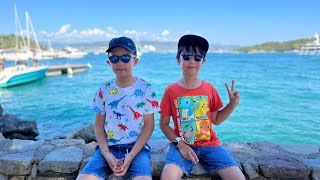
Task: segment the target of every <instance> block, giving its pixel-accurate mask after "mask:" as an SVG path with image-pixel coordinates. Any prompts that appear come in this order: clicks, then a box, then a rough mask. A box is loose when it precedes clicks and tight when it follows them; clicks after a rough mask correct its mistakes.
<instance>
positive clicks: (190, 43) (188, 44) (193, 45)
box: [177, 34, 209, 58]
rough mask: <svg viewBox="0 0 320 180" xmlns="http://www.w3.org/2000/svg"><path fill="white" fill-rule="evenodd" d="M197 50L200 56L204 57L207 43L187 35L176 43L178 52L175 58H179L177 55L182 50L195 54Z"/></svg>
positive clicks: (202, 39) (207, 47) (197, 37)
mask: <svg viewBox="0 0 320 180" xmlns="http://www.w3.org/2000/svg"><path fill="white" fill-rule="evenodd" d="M197 48H198V50H199V52H200V54H201V55H203V56H204V57H206V54H207V52H208V49H209V43H208V41H207V40H206V39H205V38H203V37H201V36H197V35H193V34H187V35H184V36H182V37H181V38H180V40H179V42H178V52H177V58H179V55H180V54H181V52H182V51H183V50H186V51H188V52H190V51H191V52H197V51H196V50H197Z"/></svg>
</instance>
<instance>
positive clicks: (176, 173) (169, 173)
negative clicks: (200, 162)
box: [161, 164, 183, 180]
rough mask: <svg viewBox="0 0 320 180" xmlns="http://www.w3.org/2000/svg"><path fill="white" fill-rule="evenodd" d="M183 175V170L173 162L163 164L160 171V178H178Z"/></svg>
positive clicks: (171, 179)
mask: <svg viewBox="0 0 320 180" xmlns="http://www.w3.org/2000/svg"><path fill="white" fill-rule="evenodd" d="M182 176H183V171H182V170H181V169H180V168H179V167H178V166H176V165H174V164H167V165H165V166H164V168H163V170H162V173H161V180H180V179H181V177H182Z"/></svg>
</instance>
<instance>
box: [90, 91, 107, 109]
mask: <svg viewBox="0 0 320 180" xmlns="http://www.w3.org/2000/svg"><path fill="white" fill-rule="evenodd" d="M104 105H105V97H104V95H103V91H102V88H101V87H100V88H99V89H98V90H97V92H96V95H95V96H94V98H93V100H92V103H91V107H90V108H91V109H92V110H93V111H95V112H96V113H97V114H106V112H105V108H104Z"/></svg>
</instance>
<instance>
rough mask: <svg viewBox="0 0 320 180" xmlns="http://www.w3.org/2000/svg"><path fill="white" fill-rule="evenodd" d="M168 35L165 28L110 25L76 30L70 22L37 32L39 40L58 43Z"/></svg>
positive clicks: (160, 38) (156, 38)
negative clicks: (153, 28) (156, 30)
mask: <svg viewBox="0 0 320 180" xmlns="http://www.w3.org/2000/svg"><path fill="white" fill-rule="evenodd" d="M170 35H171V32H170V31H169V30H167V29H164V30H162V31H160V33H159V34H156V33H155V34H152V33H149V32H145V31H143V32H139V31H137V30H135V29H125V30H123V31H122V32H121V31H118V30H116V29H114V28H113V27H111V26H108V27H106V29H100V28H89V29H83V30H77V29H74V28H72V26H71V24H65V25H63V26H61V27H60V28H59V30H58V31H56V32H47V31H41V32H40V33H39V34H38V36H39V39H40V41H46V40H48V39H49V40H51V41H58V42H60V43H65V42H67V43H76V42H94V41H105V40H111V39H112V38H114V37H119V36H128V37H131V38H133V39H134V40H140V41H170ZM171 41H172V38H171ZM147 48H150V47H147ZM150 49H151V50H152V49H153V48H152V47H151V48H150Z"/></svg>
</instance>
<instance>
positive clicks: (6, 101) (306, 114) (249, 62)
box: [0, 53, 320, 145]
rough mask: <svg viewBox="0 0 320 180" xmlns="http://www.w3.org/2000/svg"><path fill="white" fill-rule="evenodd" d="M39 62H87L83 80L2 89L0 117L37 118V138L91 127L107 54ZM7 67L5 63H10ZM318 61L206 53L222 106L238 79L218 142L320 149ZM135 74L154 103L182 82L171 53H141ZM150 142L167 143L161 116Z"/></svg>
mask: <svg viewBox="0 0 320 180" xmlns="http://www.w3.org/2000/svg"><path fill="white" fill-rule="evenodd" d="M41 63H43V64H47V65H53V64H65V63H70V64H78V63H90V64H91V65H92V66H93V68H91V69H88V71H87V72H85V73H82V74H77V75H73V76H72V77H70V76H67V75H62V76H55V77H46V78H45V79H43V80H40V81H36V82H33V83H30V84H25V85H21V86H15V87H12V88H5V89H0V103H1V105H2V107H3V108H4V110H5V113H9V114H15V115H17V116H18V117H20V118H23V119H29V120H37V123H38V128H39V131H40V135H39V136H38V139H50V138H53V137H55V136H60V135H68V134H69V133H71V132H72V131H74V130H75V129H77V128H79V127H82V126H85V125H88V124H90V123H94V113H93V112H92V111H91V110H90V109H89V106H90V103H91V100H92V98H93V96H94V94H95V91H96V89H97V88H98V86H99V85H100V84H101V83H102V82H104V81H105V80H108V79H110V78H113V73H112V71H111V69H110V67H109V66H108V65H107V64H106V54H100V55H94V54H89V55H88V56H86V57H84V58H82V59H76V60H67V59H60V60H48V61H41ZM8 64H10V62H9V63H8ZM319 70H320V57H319V56H318V57H317V56H299V55H296V54H208V55H207V62H205V64H204V66H203V68H202V70H201V72H200V77H201V78H202V79H204V80H206V81H209V82H211V83H213V84H214V86H215V87H216V89H217V90H218V92H219V94H220V96H221V98H222V100H223V102H224V103H225V104H227V103H228V101H229V100H228V94H227V91H226V88H225V85H224V83H225V82H227V83H229V86H231V80H232V79H234V80H235V81H236V86H235V87H236V90H237V91H240V93H241V99H240V103H239V105H238V107H237V108H236V110H235V111H234V112H233V113H232V115H231V116H230V117H229V118H228V119H227V120H226V121H225V122H224V123H222V124H221V125H219V126H216V127H214V129H215V130H216V131H217V134H218V136H219V137H220V139H221V140H222V142H235V141H239V142H252V141H269V142H273V143H279V144H294V143H295V144H297V143H299V144H317V145H319V144H320V71H319ZM134 74H135V75H137V76H139V77H141V78H144V79H146V80H147V81H149V82H150V83H151V84H152V85H153V87H154V89H155V91H156V93H157V95H158V100H159V101H160V99H161V97H162V95H163V90H164V89H165V87H166V86H167V85H169V84H170V83H172V82H175V81H177V80H178V79H179V78H180V77H181V70H180V67H179V66H178V65H177V63H176V61H175V54H174V53H168V54H161V53H148V54H143V56H142V57H141V59H140V62H139V64H138V66H136V67H135V69H134ZM155 117H156V126H155V131H154V132H153V135H152V138H165V137H164V135H163V134H162V132H161V130H160V128H159V114H156V115H155Z"/></svg>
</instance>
